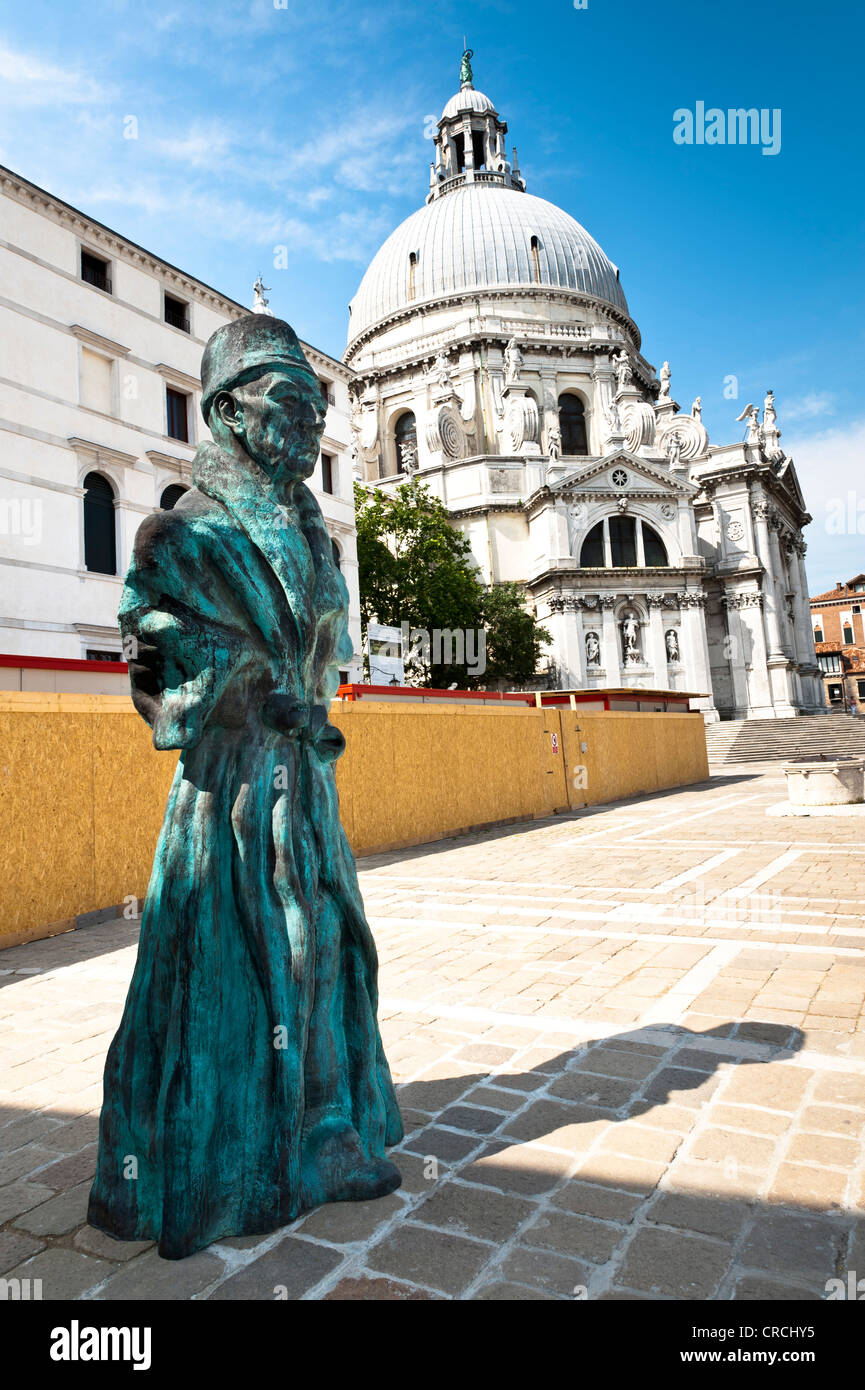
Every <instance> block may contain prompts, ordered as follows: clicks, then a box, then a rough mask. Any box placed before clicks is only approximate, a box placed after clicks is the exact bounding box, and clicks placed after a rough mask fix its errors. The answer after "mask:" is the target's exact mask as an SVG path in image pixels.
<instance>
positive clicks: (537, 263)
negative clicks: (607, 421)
mask: <svg viewBox="0 0 865 1390" xmlns="http://www.w3.org/2000/svg"><path fill="white" fill-rule="evenodd" d="M531 247H532V279H533V280H534V282H535V284H536V285H539V284H540V283H541V243H540V242H539V241H538V239H537V237H536V236H533V237H532V241H531ZM563 434H564V432H563ZM570 452H573V453H578V452H579V450H576V449H574V450H568V449H565V453H566V454H567V453H570ZM582 452H583V453H585V449H584V450H583V451H582Z"/></svg>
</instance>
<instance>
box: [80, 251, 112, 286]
mask: <svg viewBox="0 0 865 1390" xmlns="http://www.w3.org/2000/svg"><path fill="white" fill-rule="evenodd" d="M110 269H111V264H110V262H109V261H104V260H103V259H102V257H101V256H94V255H93V252H92V251H85V250H83V249H82V251H81V279H82V280H83V281H84V282H85V284H87V285H93V286H94V287H95V288H96V289H97V290H104V291H105V293H106V294H111V280H110V278H109V275H108V272H109V270H110Z"/></svg>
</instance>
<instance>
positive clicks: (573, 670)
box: [344, 53, 824, 720]
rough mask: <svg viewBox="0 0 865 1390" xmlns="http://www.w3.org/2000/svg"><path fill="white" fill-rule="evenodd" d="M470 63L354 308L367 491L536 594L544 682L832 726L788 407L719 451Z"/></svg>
mask: <svg viewBox="0 0 865 1390" xmlns="http://www.w3.org/2000/svg"><path fill="white" fill-rule="evenodd" d="M469 57H470V54H468V53H467V54H466V55H465V56H464V59H463V66H462V69H461V73H460V89H459V91H458V92H456V93H455V94H454V95H453V96H452V97H451V98H450V100H449V101H448V102H447V103H446V105H445V107H444V109H443V111H442V114H441V117H440V119H439V121H438V126H437V129H436V132H435V135H434V139H433V155H434V159H433V163H432V165H431V168H430V172H429V190H428V193H427V198H426V202H425V204H424V205H423V206H422V207H420V208H418V210H417V211H416V212H414V213H412V214H411V216H410V217H408V218H407V219H406V221H404V222H403V223H402V224H401V225H400V226H399V227H397V229H396V230H395V231H394V232H393V233H392V234H391V235H390V236H389V237H388V239H387V240H386V241H385V243H384V245H383V246H382V247H381V249H380V250H379V251H378V253H377V254H376V256H375V257H374V258H373V260H372V262H371V264H370V266H369V268H368V269H367V271H366V274H365V275H364V277H363V279H362V281H361V283H360V286H359V288H358V290H357V293H356V295H355V297H354V299H353V301H352V305H351V316H350V321H349V330H348V343H347V346H346V350H345V355H344V360H345V361H346V362H347V363H348V364H349V365H350V366H351V367H352V368H353V369H354V372H355V377H354V380H353V381H352V384H351V395H352V398H353V402H354V425H355V428H356V431H357V440H358V458H359V463H360V467H361V470H362V474H363V478H364V480H365V482H366V484H367V486H368V487H370V488H374V489H380V490H381V491H383V492H384V493H386V494H392V493H393V492H394V490H395V489H396V488H397V487H398V486H400V485H401V484H403V483H404V482H406V480H407V479H409V478H411V477H417V478H419V479H420V481H421V482H422V483H424V484H426V485H427V486H428V487H429V488H430V489H431V491H432V492H433V493H434V494H435V495H436V496H437V497H438V498H439V499H440V500H441V502H442V503H443V504H444V506H446V507H447V509H448V512H449V515H450V519H451V522H452V524H453V525H454V526H455V527H456V528H457V529H459V530H460V531H461V532H462V533H463V535H465V536H466V537H467V538H468V540H469V542H470V544H471V547H472V551H473V554H474V557H475V560H476V563H477V566H478V569H479V571H480V573H481V575H482V577H483V580H484V582H485V583H486V584H488V585H494V584H499V583H502V582H507V581H516V582H519V583H520V584H522V585H523V587H524V589H525V594H526V606H527V608H528V609H530V610H531V611H532V612H533V613H534V614H535V615H536V616H537V618H538V619H539V621H540V622H542V623H543V624H544V626H545V627H546V628H547V629H548V630H549V632H550V634H551V637H552V644H551V650H550V653H549V668H548V670H547V672H546V683H547V684H548V685H549V686H552V687H559V688H565V689H571V688H573V689H581V690H582V689H587V690H593V689H602V688H607V687H618V686H620V685H626V686H635V687H636V686H640V687H646V686H651V687H654V688H656V689H657V688H661V689H673V690H692V691H699V692H701V694H704V695H705V697H706V698H705V699H703V700H701V701H699V702H697V703H699V705H700V707H701V708H702V709H703V710H704V713H705V716H706V718H707V720H714V719H718V718H719V717H720V718H727V719H742V718H748V719H750V718H782V717H791V716H796V715H801V714H815V713H822V712H823V709H824V706H823V694H822V690H821V681H820V670H819V668H818V666H817V662H816V658H815V654H814V642H813V638H812V634H811V626H810V619H809V613H808V587H807V581H806V578H805V560H804V556H805V549H806V545H805V540H804V538H803V528H805V527H806V526H807V524H808V522H809V521H810V520H811V518H810V515H809V513H808V510H807V507H806V504H805V499H804V497H803V495H802V492H801V489H800V487H799V482H798V479H797V476H796V470H795V468H794V465H793V461H792V459H791V458H789V457H788V456H787V455H786V454H785V453H784V450H783V449H782V448H781V446H780V443H779V438H780V430H779V429H778V424H777V416H776V411H775V398H774V395H773V393H772V391H771V390H769V391H767V392H766V395H765V399H764V401H763V404H762V410H763V415H762V419H761V417H760V407H759V406H758V405H757V404H755V403H751V404H750V405H747V406H746V407H745V409H744V410H742V411H741V414H739V420H740V422H741V421H742V420H743V419H744V418H745V417H746V416H747V425H746V427H745V430H743V433H747V438H745V439H740V442H738V443H734V444H724V445H720V446H719V445H710V443H709V438H708V435H707V433H706V429H705V426H704V424H703V419H702V401H701V399H700V397H698V398H697V399H696V400H695V401H694V403H693V405H692V406H691V408H690V410H688V411H682V410H680V409H679V406H678V404H677V402H676V401H675V400H674V399H673V397H672V395H671V383H670V377H671V373H670V367H669V364H668V363H666V362H665V363H664V364H663V365H662V366H661V367H660V369H659V371H658V373H657V375H656V372H655V368H654V367H653V366H652V364H651V363H650V362H648V361H647V360H646V358H645V357H644V356H643V355H642V353H641V337H640V332H639V329H638V327H637V324H636V323H635V322H634V320H633V318H632V317H631V311H630V309H629V307H628V303H627V300H626V298H625V293H624V289H623V287H622V283H621V279H620V276H619V271H618V268H617V267H616V266H615V265H614V264H613V262H612V261H611V260H610V259H609V257H608V256H607V255H606V254H605V253H604V251H603V250H602V248H601V247H600V246H599V245H598V243H597V242H596V241H595V240H594V239H593V237H591V236H590V235H589V233H588V232H587V231H586V230H585V228H583V227H582V226H580V224H579V223H578V222H576V221H575V220H574V218H573V217H571V216H570V215H569V214H568V213H567V212H565V211H563V210H562V209H561V208H559V207H556V206H555V205H554V204H552V203H550V202H547V201H546V200H545V199H542V198H538V197H537V196H535V195H534V194H533V193H530V192H528V191H527V190H526V182H525V180H524V178H523V176H522V174H521V173H520V171H519V166H518V162H517V157H516V150H514V151H513V153H512V155H509V152H508V146H507V142H506V139H505V137H506V135H507V129H508V128H507V124H506V122H505V121H504V120H503V119H502V117H501V115H500V114H499V111H498V110H497V108H496V106H495V105H494V103H493V101H492V100H491V99H490V98H489V97H488V96H485V95H484V93H483V92H480V91H478V90H477V89H476V88H475V86H474V83H473V78H472V73H471V67H470V64H469ZM629 215H631V214H629ZM646 232H647V235H649V236H650V235H651V225H650V219H647V222H646ZM706 332H707V333H711V325H707V326H706ZM740 406H741V402H738V403H737V404H736V406H735V409H734V410H733V411H731V414H738V413H739V410H740Z"/></svg>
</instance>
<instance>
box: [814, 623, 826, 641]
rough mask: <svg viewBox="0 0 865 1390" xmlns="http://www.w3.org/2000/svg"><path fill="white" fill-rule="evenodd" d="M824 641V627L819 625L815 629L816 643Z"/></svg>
mask: <svg viewBox="0 0 865 1390" xmlns="http://www.w3.org/2000/svg"><path fill="white" fill-rule="evenodd" d="M823 640H824V639H823V629H822V627H821V626H820V624H819V623H818V624H817V626H816V627H815V629H814V641H815V642H822V641H823Z"/></svg>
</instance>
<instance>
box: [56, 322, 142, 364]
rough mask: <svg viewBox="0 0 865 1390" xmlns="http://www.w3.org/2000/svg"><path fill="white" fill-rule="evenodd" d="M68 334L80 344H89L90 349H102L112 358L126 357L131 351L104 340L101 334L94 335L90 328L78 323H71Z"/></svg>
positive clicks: (107, 339) (110, 340)
mask: <svg viewBox="0 0 865 1390" xmlns="http://www.w3.org/2000/svg"><path fill="white" fill-rule="evenodd" d="M69 332H70V333H71V334H72V336H73V337H74V338H78V339H79V341H80V342H82V343H89V344H90V346H91V347H97V348H102V350H103V352H108V353H110V354H111V356H112V357H128V356H129V353H130V351H131V349H130V348H128V347H123V346H122V345H121V344H120V343H115V342H114V341H113V340H112V339H111V338H104V337H103V336H102V334H101V333H94V331H93V329H92V328H84V327H83V325H82V324H80V323H73V324H72V325H71V327H70V329H69Z"/></svg>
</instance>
